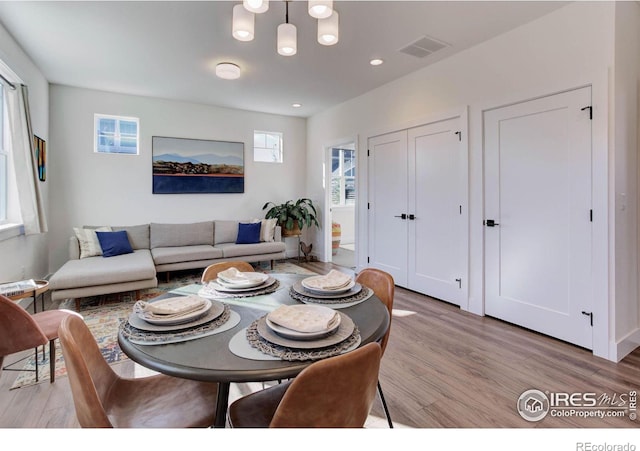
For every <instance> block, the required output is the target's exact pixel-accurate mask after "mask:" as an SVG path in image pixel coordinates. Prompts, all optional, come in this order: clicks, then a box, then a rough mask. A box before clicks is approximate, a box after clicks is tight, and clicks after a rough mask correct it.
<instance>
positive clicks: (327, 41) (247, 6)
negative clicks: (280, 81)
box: [232, 0, 340, 56]
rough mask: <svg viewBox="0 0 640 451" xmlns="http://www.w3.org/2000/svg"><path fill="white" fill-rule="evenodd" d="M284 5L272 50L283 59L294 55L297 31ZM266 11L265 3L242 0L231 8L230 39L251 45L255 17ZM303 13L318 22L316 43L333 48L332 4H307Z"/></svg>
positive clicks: (335, 21)
mask: <svg viewBox="0 0 640 451" xmlns="http://www.w3.org/2000/svg"><path fill="white" fill-rule="evenodd" d="M290 1H292V0H284V3H285V22H284V23H282V24H280V25H278V29H277V43H276V47H277V49H278V53H279V54H280V55H283V56H292V55H295V54H296V53H297V52H298V30H297V28H296V26H295V25H294V24H292V23H289V2H290ZM268 10H269V0H243V2H242V4H241V5H235V6H234V7H233V20H232V35H233V37H234V38H236V39H238V40H239V41H251V40H253V37H254V27H255V14H261V13H264V12H266V11H268ZM307 10H308V12H309V15H310V16H311V17H314V18H317V19H318V35H317V39H318V42H319V43H320V44H322V45H334V44H337V43H338V40H339V21H340V20H339V17H338V13H337V11H335V10H334V9H333V0H309V1H308V4H307Z"/></svg>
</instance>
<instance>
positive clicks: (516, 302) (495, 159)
mask: <svg viewBox="0 0 640 451" xmlns="http://www.w3.org/2000/svg"><path fill="white" fill-rule="evenodd" d="M590 105H591V89H590V88H582V89H578V90H574V91H569V92H565V93H561V94H557V95H553V96H549V97H544V98H541V99H537V100H533V101H528V102H523V103H519V104H516V105H512V106H508V107H504V108H500V109H496V110H491V111H488V112H486V113H485V114H484V121H485V125H484V131H485V218H486V219H489V220H494V221H495V223H496V224H497V225H495V226H493V227H485V259H486V261H485V263H486V266H485V287H486V293H485V294H486V297H485V312H486V314H488V315H491V316H495V317H497V318H501V319H503V320H506V321H509V322H512V323H515V324H518V325H521V326H524V327H526V328H529V329H533V330H535V331H538V332H541V333H544V334H547V335H551V336H553V337H556V338H559V339H562V340H565V341H568V342H571V343H574V344H577V345H579V346H583V347H585V348H589V349H591V348H592V328H591V318H590V317H589V316H588V315H589V314H590V313H591V307H592V295H591V292H592V282H591V222H590V211H591V210H590V209H591V121H590V119H589V110H588V109H584V107H587V106H590ZM600 214H606V212H601V213H600ZM583 312H584V313H583Z"/></svg>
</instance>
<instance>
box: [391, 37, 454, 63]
mask: <svg viewBox="0 0 640 451" xmlns="http://www.w3.org/2000/svg"><path fill="white" fill-rule="evenodd" d="M448 46H449V44H445V43H444V42H441V41H438V40H436V39H433V38H429V37H427V36H423V37H421V38H420V39H418V40H417V41H415V42H412V43H411V44H409V45H408V46H406V47H403V48H401V49H400V52H402V53H406V54H407V55H411V56H415V57H416V58H424V57H425V56H429V55H431V54H432V53H433V52H437V51H438V50H440V49H443V48H445V47H448Z"/></svg>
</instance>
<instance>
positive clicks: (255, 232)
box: [236, 222, 262, 244]
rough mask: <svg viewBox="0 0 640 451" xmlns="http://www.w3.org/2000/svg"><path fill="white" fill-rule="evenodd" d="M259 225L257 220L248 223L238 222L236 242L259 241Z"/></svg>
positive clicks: (248, 242)
mask: <svg viewBox="0 0 640 451" xmlns="http://www.w3.org/2000/svg"><path fill="white" fill-rule="evenodd" d="M260 227H262V224H261V223H259V222H252V223H249V224H245V223H242V222H241V223H240V224H238V238H237V239H236V244H253V243H259V242H260Z"/></svg>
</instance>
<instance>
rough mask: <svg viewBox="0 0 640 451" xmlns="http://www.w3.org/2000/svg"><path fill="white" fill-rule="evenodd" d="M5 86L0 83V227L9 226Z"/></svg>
mask: <svg viewBox="0 0 640 451" xmlns="http://www.w3.org/2000/svg"><path fill="white" fill-rule="evenodd" d="M5 90H6V88H5V86H4V85H3V84H2V83H0V158H2V159H4V165H2V164H0V225H4V224H7V223H8V222H9V219H8V208H7V206H8V203H9V161H10V156H9V150H8V142H7V139H8V138H7V130H6V124H7V121H6V114H7V112H6V105H5Z"/></svg>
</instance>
